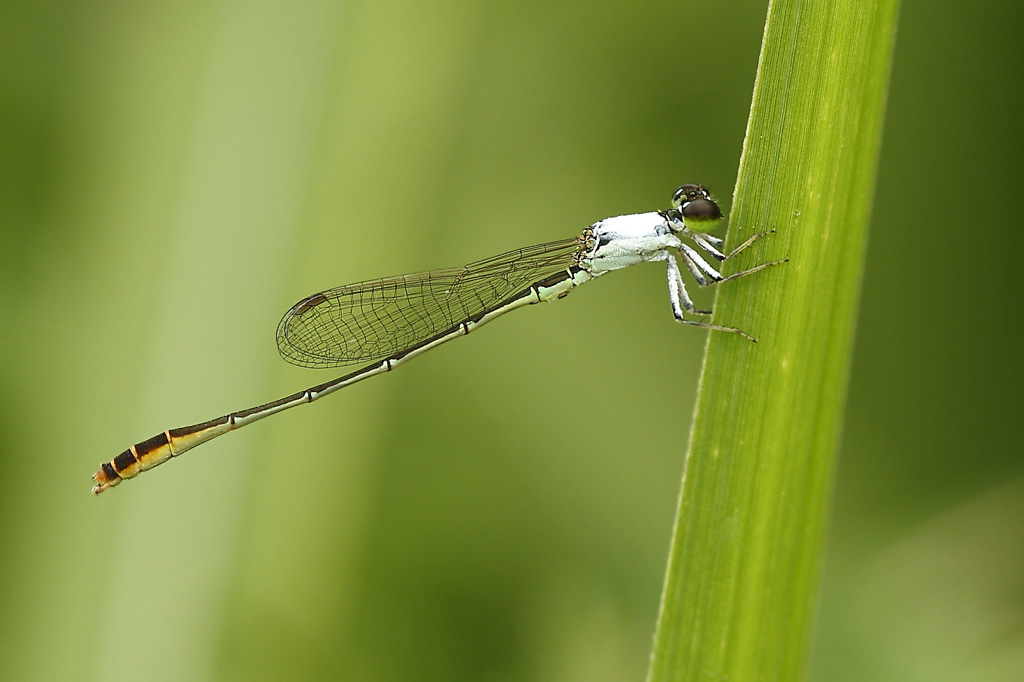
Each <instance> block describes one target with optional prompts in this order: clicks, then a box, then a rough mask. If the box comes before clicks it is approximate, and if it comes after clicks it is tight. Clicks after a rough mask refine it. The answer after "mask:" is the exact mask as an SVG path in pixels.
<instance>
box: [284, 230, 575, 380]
mask: <svg viewBox="0 0 1024 682" xmlns="http://www.w3.org/2000/svg"><path fill="white" fill-rule="evenodd" d="M583 249H584V241H583V239H581V238H574V239H565V240H562V241H557V242H549V243H547V244H538V245H536V246H528V247H526V248H522V249H516V250H515V251H509V252H508V253H503V254H501V255H498V256H493V257H491V258H487V259H485V260H481V261H477V262H475V263H470V264H469V265H467V266H465V267H462V268H448V269H444V270H428V271H426V272H417V273H413V274H411V275H399V276H397V277H385V278H383V279H372V280H367V281H365V282H357V283H355V284H348V285H346V286H342V287H338V288H336V289H328V290H327V291H321V292H320V293H317V294H313V295H312V296H308V297H306V298H304V299H302V300H301V301H299V302H298V303H296V304H295V305H294V306H292V308H291V310H289V311H288V312H287V313H286V314H285V316H284V318H282V320H281V323H280V324H279V325H278V327H277V348H278V350H279V351H280V352H281V356H282V357H283V358H284V359H285V360H287V361H288V362H290V363H292V364H293V365H300V366H302V367H318V368H326V367H340V366H342V365H348V364H352V363H356V362H372V361H374V360H383V359H385V358H388V357H392V356H394V355H398V354H401V353H402V352H403V351H405V350H408V349H412V348H415V347H417V346H420V345H422V344H423V343H424V342H426V341H429V340H430V339H433V338H437V337H439V336H443V335H445V334H448V333H450V332H452V331H455V329H456V328H457V327H458V326H459V324H461V323H462V322H464V321H467V320H474V319H477V318H479V317H481V316H482V315H484V314H485V313H487V312H488V311H491V310H494V309H495V308H498V307H500V306H501V305H503V304H504V303H506V302H509V301H512V300H515V299H516V298H518V297H519V295H520V294H522V293H523V292H525V291H526V289H527V288H528V287H529V286H530V285H531V284H533V283H534V282H538V281H540V280H543V279H545V278H546V277H551V276H552V275H555V274H557V273H558V272H559V271H561V270H566V269H568V268H570V267H572V266H574V265H577V264H578V263H579V257H580V256H581V255H582V253H583Z"/></svg>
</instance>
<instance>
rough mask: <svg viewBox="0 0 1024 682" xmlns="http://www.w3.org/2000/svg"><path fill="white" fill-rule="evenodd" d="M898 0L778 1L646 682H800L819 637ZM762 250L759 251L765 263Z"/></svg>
mask: <svg viewBox="0 0 1024 682" xmlns="http://www.w3.org/2000/svg"><path fill="white" fill-rule="evenodd" d="M897 8H898V0H853V1H850V2H834V1H833V2H828V1H825V0H775V1H773V2H771V3H770V6H769V10H768V19H767V22H766V26H765V34H764V40H763V43H762V48H761V58H760V63H759V65H758V73H757V80H756V83H755V87H754V97H753V103H752V106H751V112H750V119H749V121H748V125H747V134H746V139H745V141H744V147H743V156H742V158H741V161H740V171H739V177H738V180H737V187H736V196H735V201H734V205H733V211H732V217H731V225H730V230H729V236H728V242H729V244H730V245H733V246H734V245H736V244H739V243H740V242H741V241H742V240H743V239H746V238H747V237H749V236H750V235H751V234H752V233H753V232H755V231H763V230H765V229H770V228H775V229H776V230H777V232H776V233H775V234H773V235H770V236H768V237H766V238H764V239H762V240H760V241H759V242H758V244H756V245H755V247H753V248H751V249H750V251H751V252H752V253H750V254H747V253H745V254H744V255H743V256H741V257H739V258H737V260H738V261H740V262H739V263H736V264H732V270H731V271H736V270H738V269H741V268H744V267H749V266H751V265H752V264H754V263H755V262H763V261H768V260H777V259H780V258H785V257H787V256H788V257H789V258H790V262H789V263H787V264H785V265H782V266H779V267H775V268H771V269H769V270H767V271H764V272H761V273H758V274H757V275H755V276H753V277H750V278H747V279H743V280H739V281H736V282H732V283H730V284H727V285H725V286H723V287H722V288H721V291H720V292H719V295H718V297H717V301H716V307H715V320H714V321H715V323H716V324H722V325H727V326H732V327H738V328H740V329H743V330H745V331H747V332H750V333H751V334H752V335H754V336H755V337H758V339H759V341H760V342H759V343H757V344H752V343H750V342H748V341H746V340H744V339H742V338H740V337H739V336H737V335H734V334H722V333H712V334H711V335H710V339H709V342H708V349H707V354H706V357H705V363H704V368H703V373H702V378H701V386H700V392H699V395H698V399H697V407H696V411H695V415H694V423H693V429H692V433H691V438H690V447H689V452H688V453H687V461H686V473H685V476H684V479H683V490H682V495H681V499H680V506H679V514H678V517H677V520H676V527H675V531H674V537H673V542H672V549H671V553H670V558H669V567H668V575H667V577H666V584H665V591H664V595H663V597H662V605H661V612H660V615H659V620H658V630H657V634H656V636H655V645H654V653H653V655H652V660H651V669H650V674H649V680H650V681H651V682H665V681H668V680H697V679H723V680H724V679H728V680H755V679H756V680H792V679H799V678H800V677H802V676H803V674H804V672H805V669H806V661H807V655H808V651H809V641H810V636H811V632H812V626H813V615H814V610H815V603H816V601H815V600H816V595H817V587H818V582H819V574H820V569H821V557H822V549H823V539H824V532H825V527H826V522H827V515H828V506H829V495H830V492H831V487H832V474H833V469H834V459H835V451H836V445H837V443H838V439H839V432H840V427H841V422H842V419H841V415H842V410H843V406H844V397H845V391H846V383H847V374H848V365H849V359H850V354H851V349H852V340H853V329H854V322H855V318H856V306H857V299H858V293H859V289H860V280H861V272H862V269H863V256H864V252H865V244H866V235H867V225H868V218H869V212H870V207H871V202H872V194H873V189H874V179H875V172H876V165H877V158H878V149H879V143H880V139H881V129H882V115H883V111H884V104H885V92H886V87H887V84H888V79H889V70H890V62H891V55H892V45H893V39H894V35H895V26H896V14H897ZM755 254H756V255H755Z"/></svg>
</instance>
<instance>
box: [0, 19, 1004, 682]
mask: <svg viewBox="0 0 1024 682" xmlns="http://www.w3.org/2000/svg"><path fill="white" fill-rule="evenodd" d="M765 7H766V5H765V3H763V2H718V3H696V2H684V3H672V2H647V3H639V4H638V3H626V2H581V1H579V0H577V1H571V0H556V1H554V2H543V3H541V2H520V3H514V4H506V3H485V2H472V1H470V0H465V1H463V2H459V1H458V0H453V1H449V0H441V1H440V2H439V1H437V0H434V1H433V2H415V1H411V0H388V1H385V2H367V1H356V2H345V3H335V2H316V1H309V2H291V3H283V2H279V3H273V2H249V3H232V2H213V3H210V2H195V1H190V0H186V1H184V2H182V1H179V2H167V1H151V2H95V3H75V2H67V1H64V2H60V1H58V2H48V3H30V2H5V3H2V4H0V301H2V306H3V308H2V314H3V320H4V328H3V332H2V334H0V339H2V344H3V349H2V350H3V352H2V353H0V370H2V376H0V401H2V414H3V415H4V416H3V417H2V418H0V462H2V464H3V467H4V470H5V471H6V472H7V474H6V480H7V485H6V486H5V491H4V495H3V497H2V498H0V540H2V547H3V551H2V553H0V679H3V680H87V679H105V680H106V679H115V680H119V679H123V680H220V679H226V680H258V679H282V678H284V677H285V676H290V677H292V678H295V679H302V678H305V679H352V680H395V681H401V680H446V681H454V680H475V681H479V680H501V681H511V680H557V681H560V682H564V681H571V680H586V681H601V680H641V679H643V677H644V675H645V672H646V665H647V657H648V653H649V649H650V644H651V636H652V633H653V629H654V622H655V616H656V611H657V604H658V598H659V593H660V589H661V582H662V578H663V573H664V568H665V561H666V558H667V554H668V542H669V538H670V530H671V524H672V521H673V516H674V512H675V504H676V497H677V494H678V490H679V480H680V475H681V473H682V464H683V455H684V452H685V446H686V442H685V441H686V436H687V433H688V430H689V424H690V417H691V411H692V403H693V399H694V394H695V386H696V379H697V374H698V370H699V366H700V357H701V352H702V348H703V344H704V334H703V333H702V332H698V331H694V330H692V329H685V328H681V327H679V325H677V324H675V323H674V322H673V321H672V318H671V315H670V311H669V306H668V301H667V297H666V293H665V285H664V271H663V269H662V268H659V267H655V266H649V267H639V268H634V269H632V270H630V271H625V272H621V273H616V274H615V275H614V276H610V277H608V278H602V279H601V280H600V281H598V282H594V283H592V284H589V285H587V286H586V287H584V288H582V289H581V290H580V291H579V292H577V293H574V294H573V296H571V297H570V298H569V299H567V300H566V301H564V302H560V303H558V304H554V305H545V306H538V307H536V308H530V309H529V312H521V313H516V314H515V315H512V316H509V317H508V318H505V319H502V320H501V321H499V322H497V323H495V324H494V325H492V326H489V327H487V328H486V329H485V330H482V331H481V332H480V333H478V334H476V335H474V336H473V338H472V339H467V340H464V341H459V342H457V343H452V344H449V345H447V346H445V347H442V348H440V349H438V350H436V351H433V352H432V353H430V354H429V355H427V356H425V357H424V358H422V359H420V360H417V361H416V362H414V363H410V365H408V366H406V367H403V368H402V370H401V371H400V372H396V373H394V374H391V375H388V376H387V377H386V378H380V379H375V380H373V381H370V382H367V383H364V384H360V385H358V386H356V387H353V388H351V389H349V390H346V391H343V392H342V393H340V394H338V395H337V396H334V397H331V398H330V399H327V400H324V401H323V402H320V403H317V404H316V405H313V406H310V407H306V408H303V409H301V410H297V411H294V412H291V413H288V414H287V415H282V416H280V417H276V418H275V419H272V420H270V421H267V422H263V423H261V424H260V425H257V426H254V427H252V428H251V429H245V430H243V431H241V432H239V433H237V434H233V435H231V436H228V437H226V438H224V439H222V440H218V441H216V442H214V443H211V444H209V445H207V446H204V447H203V448H202V449H200V450H197V451H196V452H195V453H192V454H189V455H187V456H186V457H184V458H183V459H182V460H181V461H175V462H174V463H171V464H168V465H167V466H165V467H161V468H160V469H159V470H158V471H157V472H155V473H151V474H147V475H146V476H144V477H142V478H140V479H138V480H136V481H132V482H130V483H128V484H126V485H123V486H121V487H119V488H118V489H117V490H116V491H113V492H110V493H107V494H105V495H103V496H102V497H101V498H99V499H94V498H93V497H92V496H91V495H90V494H89V487H90V481H89V476H90V475H91V474H92V472H93V471H94V470H95V469H96V467H97V465H98V464H99V463H100V462H101V461H102V460H105V459H109V458H110V457H112V456H113V455H115V454H117V453H118V452H120V451H121V450H123V449H124V448H125V447H126V446H128V445H129V444H131V443H133V442H135V441H138V440H141V439H143V438H146V437H148V436H150V435H152V434H154V433H156V432H158V431H160V430H162V429H164V428H168V427H173V426H181V425H185V424H191V423H195V422H197V421H202V420H205V419H208V418H211V417H214V416H217V415H221V414H224V413H225V412H228V411H229V410H233V409H241V408H244V407H248V406H250V405H253V404H256V403H259V402H264V401H266V400H270V399H273V398H276V397H279V396H280V395H283V394H285V393H286V392H292V391H295V390H298V389H301V388H304V387H306V386H308V385H312V384H315V383H319V382H321V381H324V380H326V379H328V378H330V376H331V375H330V373H320V372H311V371H308V370H302V369H299V368H295V367H291V366H289V365H287V364H285V363H284V362H282V361H281V360H280V359H279V358H278V357H277V354H276V352H275V347H274V328H275V325H276V323H277V321H278V319H279V317H280V315H281V314H282V313H283V312H284V311H285V310H286V309H287V308H288V306H289V305H291V304H292V303H293V302H294V301H296V300H298V299H299V298H301V297H302V296H305V295H306V294H309V293H312V292H314V291H316V290H318V289H323V288H328V287H331V286H336V285H339V284H343V283H346V282H350V281H355V280H359V279H363V278H368V277H374V276H380V275H387V274H397V273H402V272H407V271H413V270H420V269H425V268H432V267H442V266H451V265H459V264H462V263H464V262H466V261H469V260H474V259H477V258H481V257H484V256H488V255H492V254H495V253H498V252H500V251H504V250H507V249H510V248H514V247H517V246H522V245H526V244H530V243H534V242H540V241H547V240H552V239H559V238H562V237H569V236H573V235H575V234H577V233H578V232H579V231H580V230H581V229H582V228H583V227H584V226H586V225H587V224H589V223H591V222H593V221H595V220H598V219H600V218H603V217H605V216H608V215H616V214H621V213H628V212H636V211H647V210H655V209H659V208H664V207H667V205H668V199H669V196H670V194H671V192H672V191H673V190H674V189H675V187H676V186H677V185H679V184H680V183H683V182H696V181H699V182H703V183H706V184H708V185H710V186H711V188H712V189H713V190H715V191H717V194H718V196H719V198H720V199H722V200H723V202H724V203H725V205H726V206H725V207H726V209H728V196H729V194H730V193H731V190H732V186H733V183H734V180H735V170H736V165H737V161H738V157H739V152H740V147H741V144H742V138H743V133H744V126H745V123H746V115H747V108H748V106H749V100H750V94H751V87H752V83H753V77H754V70H755V67H756V60H757V54H758V49H759V45H760V35H761V29H762V25H763V20H764V15H765ZM1022 20H1024V5H1021V3H1019V2H1014V1H1011V0H1002V1H1000V0H979V1H978V2H974V3H971V4H970V6H969V7H968V8H966V9H965V8H964V6H963V5H962V3H959V2H953V1H952V0H940V1H931V2H923V1H922V0H917V1H916V2H915V1H909V0H908V1H906V2H904V3H903V8H902V15H901V20H900V31H899V36H898V40H897V47H896V53H895V63H894V71H893V76H892V90H891V95H890V98H889V104H888V115H887V124H886V130H885V139H884V143H883V148H882V156H881V165H880V175H879V181H878V183H879V184H878V191H877V201H876V206H875V209H874V220H873V224H872V229H871V232H872V234H871V245H870V251H869V254H868V262H867V266H866V276H865V288H864V293H863V298H862V310H861V314H860V322H859V327H858V338H857V344H856V354H855V357H854V360H853V371H852V380H851V386H850V398H849V409H848V413H847V420H846V431H845V435H844V438H843V441H842V446H841V454H840V464H839V476H838V480H837V487H836V502H835V506H834V519H833V529H832V532H831V536H830V541H829V555H828V557H827V559H826V564H825V572H824V584H823V596H822V604H821V609H820V618H819V627H818V633H817V636H816V640H815V645H814V652H813V656H812V665H811V678H812V679H813V680H830V681H833V680H838V681H845V680H851V681H852V680H868V679H870V680H893V681H895V680H900V681H908V680H910V681H915V680H922V681H923V680H928V681H930V682H932V681H935V680H1019V679H1020V674H1021V671H1022V670H1024V543H1022V541H1024V530H1022V529H1024V460H1022V454H1024V448H1022V445H1021V436H1020V433H1021V432H1020V428H1019V425H1018V423H1017V421H1018V419H1020V412H1021V403H1022V397H1021V393H1022V391H1021V386H1022V385H1024V376H1022V374H1024V372H1022V365H1024V363H1022V362H1021V352H1020V349H1021V338H1022V337H1021V335H1022V325H1021V322H1020V319H1021V315H1020V313H1019V312H1018V311H1017V307H1018V306H1017V305H1016V304H1017V302H1018V301H1019V298H1020V294H1021V292H1022V289H1021V286H1020V283H1019V279H1020V278H1019V273H1020V267H1019V265H1016V262H1017V260H1018V259H1019V258H1020V257H1021V253H1022V248H1021V247H1022V246H1024V238H1022V236H1021V229H1020V228H1021V224H1020V220H1019V218H1018V214H1019V207H1018V206H1017V204H1016V199H1017V198H1018V197H1019V195H1020V183H1021V180H1022V177H1024V172H1022V171H1024V161H1022V158H1024V149H1022V144H1021V142H1022V135H1021V132H1020V123H1021V114H1022V107H1021V97H1022V95H1021V87H1020V86H1021V74H1024V64H1022V61H1024V60H1022V55H1024V49H1022V45H1021V41H1020V37H1019V33H1020V26H1022V25H1024V21H1022ZM968 223H969V224H968Z"/></svg>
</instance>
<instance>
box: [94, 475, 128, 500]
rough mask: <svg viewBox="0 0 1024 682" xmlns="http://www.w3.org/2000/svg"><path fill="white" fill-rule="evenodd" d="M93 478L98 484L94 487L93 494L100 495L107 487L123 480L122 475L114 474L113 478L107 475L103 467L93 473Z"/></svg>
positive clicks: (111, 486)
mask: <svg viewBox="0 0 1024 682" xmlns="http://www.w3.org/2000/svg"><path fill="white" fill-rule="evenodd" d="M92 480H94V481H96V485H94V486H93V487H92V494H93V495H99V494H100V493H101V492H103V491H104V490H106V489H107V488H113V487H114V486H115V485H117V484H118V483H120V482H121V477H120V476H114V477H113V478H111V477H110V476H108V475H107V472H105V471H104V470H103V469H100V470H99V471H97V472H96V473H95V474H93V475H92Z"/></svg>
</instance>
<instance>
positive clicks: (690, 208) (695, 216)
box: [680, 197, 722, 223]
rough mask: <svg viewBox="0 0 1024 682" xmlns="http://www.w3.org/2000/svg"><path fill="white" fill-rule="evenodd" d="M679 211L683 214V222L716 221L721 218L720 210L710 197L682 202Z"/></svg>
mask: <svg viewBox="0 0 1024 682" xmlns="http://www.w3.org/2000/svg"><path fill="white" fill-rule="evenodd" d="M680 213H682V214H683V222H685V223H690V222H691V221H692V222H697V223H701V222H706V221H710V222H716V221H719V220H721V219H722V212H721V211H720V210H719V209H718V204H716V203H715V202H714V201H712V200H711V199H705V198H703V197H701V198H699V199H694V200H692V201H688V202H684V203H683V204H682V206H681V207H680Z"/></svg>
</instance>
